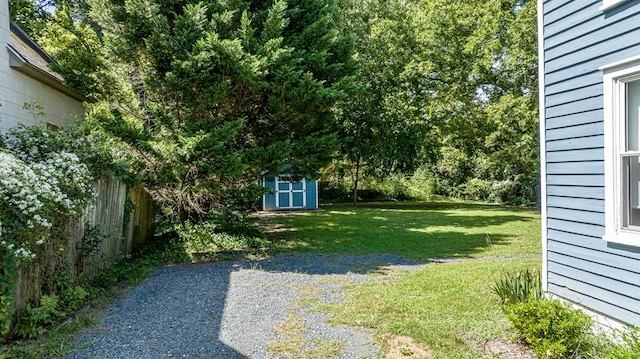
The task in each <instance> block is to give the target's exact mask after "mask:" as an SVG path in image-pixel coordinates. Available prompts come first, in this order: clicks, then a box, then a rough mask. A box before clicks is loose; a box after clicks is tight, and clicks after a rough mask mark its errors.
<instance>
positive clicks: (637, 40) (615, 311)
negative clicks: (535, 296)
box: [540, 0, 640, 325]
mask: <svg viewBox="0 0 640 359" xmlns="http://www.w3.org/2000/svg"><path fill="white" fill-rule="evenodd" d="M601 6H602V1H601V0H599V1H586V0H580V1H566V0H548V1H544V2H543V9H542V11H541V12H540V13H541V14H542V16H543V23H544V27H543V35H542V36H543V43H544V82H545V87H544V110H545V113H546V115H545V124H544V126H543V128H544V130H545V133H544V136H543V138H544V140H545V146H544V148H546V150H545V151H546V152H545V155H546V163H543V166H546V168H545V169H546V203H547V208H546V210H547V218H545V219H544V220H546V228H547V230H546V241H547V242H546V248H547V253H546V258H547V263H546V264H547V266H546V267H547V278H546V279H547V285H548V288H547V289H548V291H549V292H550V293H552V294H555V295H558V296H560V297H564V298H566V299H569V300H571V301H573V302H576V303H578V304H581V305H584V306H586V307H589V308H591V309H593V310H594V311H596V312H599V313H601V314H604V315H606V316H609V317H612V318H614V319H617V320H619V321H621V322H624V323H628V324H635V325H640V247H638V248H634V247H622V246H616V245H612V244H609V243H607V242H605V241H604V240H603V239H602V235H603V234H604V223H605V214H604V209H605V203H604V200H605V196H604V193H605V192H604V136H603V135H604V126H603V120H604V112H603V106H604V103H603V74H602V71H600V70H598V68H599V67H601V66H603V65H606V64H610V63H613V62H616V61H620V60H623V59H626V58H630V57H632V56H636V55H640V1H639V0H634V1H628V2H626V3H624V4H622V5H621V6H619V7H617V8H614V9H611V10H608V11H605V12H601V11H600V10H599V8H600V7H601ZM638 244H639V245H640V240H639V243H638Z"/></svg>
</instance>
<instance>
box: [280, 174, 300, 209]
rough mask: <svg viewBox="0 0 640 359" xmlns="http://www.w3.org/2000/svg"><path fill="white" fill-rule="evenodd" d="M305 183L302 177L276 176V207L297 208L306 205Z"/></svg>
mask: <svg viewBox="0 0 640 359" xmlns="http://www.w3.org/2000/svg"><path fill="white" fill-rule="evenodd" d="M305 193H306V183H305V181H304V178H302V179H301V180H294V179H292V178H291V177H290V176H278V177H277V178H276V208H281V209H298V208H305V207H306V196H305Z"/></svg>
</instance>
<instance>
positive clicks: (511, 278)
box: [491, 269, 542, 306]
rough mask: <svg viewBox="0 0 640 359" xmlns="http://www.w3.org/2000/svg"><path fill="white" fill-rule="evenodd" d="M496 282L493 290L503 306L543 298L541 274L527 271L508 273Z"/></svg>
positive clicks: (496, 279)
mask: <svg viewBox="0 0 640 359" xmlns="http://www.w3.org/2000/svg"><path fill="white" fill-rule="evenodd" d="M494 282H495V283H494V285H493V286H492V287H491V289H493V292H494V293H496V294H497V295H498V297H500V301H501V304H502V305H503V306H504V305H513V304H517V303H522V302H525V301H527V300H529V299H540V298H542V280H541V276H540V272H536V271H530V270H528V269H527V270H523V271H520V272H518V273H516V274H512V273H506V274H503V275H502V276H500V277H497V278H495V280H494Z"/></svg>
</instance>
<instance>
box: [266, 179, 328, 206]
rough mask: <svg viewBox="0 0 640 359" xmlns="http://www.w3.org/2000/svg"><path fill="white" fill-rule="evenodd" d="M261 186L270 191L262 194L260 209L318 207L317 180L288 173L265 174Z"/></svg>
mask: <svg viewBox="0 0 640 359" xmlns="http://www.w3.org/2000/svg"><path fill="white" fill-rule="evenodd" d="M262 186H263V187H265V188H268V189H269V190H270V191H269V192H268V193H267V194H265V195H264V196H262V210H264V211H277V210H312V209H318V181H317V180H315V179H312V178H309V177H302V176H295V175H289V174H279V175H265V176H264V177H262Z"/></svg>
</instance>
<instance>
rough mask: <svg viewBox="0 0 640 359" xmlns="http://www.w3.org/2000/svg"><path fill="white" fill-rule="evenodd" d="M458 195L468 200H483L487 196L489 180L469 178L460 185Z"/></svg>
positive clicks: (489, 186)
mask: <svg viewBox="0 0 640 359" xmlns="http://www.w3.org/2000/svg"><path fill="white" fill-rule="evenodd" d="M460 187H461V188H460V196H461V197H462V198H464V199H466V200H470V201H484V200H486V199H487V198H488V197H489V192H490V191H491V182H489V181H486V180H481V179H478V178H471V179H469V180H468V181H467V182H465V183H464V184H463V185H462V186H460Z"/></svg>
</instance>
